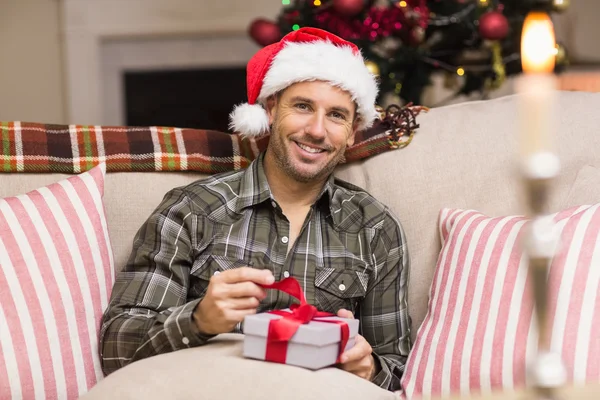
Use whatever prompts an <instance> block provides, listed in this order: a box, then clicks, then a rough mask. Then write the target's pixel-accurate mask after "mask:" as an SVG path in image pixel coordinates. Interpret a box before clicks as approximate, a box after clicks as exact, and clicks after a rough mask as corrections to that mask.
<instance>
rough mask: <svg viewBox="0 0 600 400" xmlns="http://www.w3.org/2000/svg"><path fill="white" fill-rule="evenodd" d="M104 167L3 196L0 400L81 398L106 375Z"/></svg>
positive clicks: (109, 275)
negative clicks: (101, 344) (102, 326)
mask: <svg viewBox="0 0 600 400" xmlns="http://www.w3.org/2000/svg"><path fill="white" fill-rule="evenodd" d="M105 168H106V166H105V165H104V164H100V165H99V166H97V167H94V168H93V169H91V170H90V171H88V172H86V173H83V174H81V175H77V176H72V177H69V178H67V179H65V180H62V181H60V182H58V183H54V184H51V185H49V186H46V187H43V188H40V189H37V190H34V191H31V192H29V193H27V194H24V195H20V196H15V197H8V198H4V199H0V398H1V399H11V398H12V399H21V398H25V399H33V398H35V399H42V398H44V399H75V398H77V397H78V396H79V395H80V394H82V393H85V392H86V391H88V390H89V389H90V388H91V387H92V386H93V385H94V384H95V383H96V382H97V381H98V380H100V379H101V378H102V376H103V375H102V371H101V368H100V362H99V356H98V338H97V335H98V326H99V322H100V318H101V316H102V311H103V310H104V308H105V307H106V306H107V301H108V298H109V292H110V289H111V288H112V284H113V281H114V276H113V259H112V250H111V246H110V241H109V237H108V230H107V224H106V217H105V214H104V205H103V202H102V199H103V195H104V178H105V171H106V170H105Z"/></svg>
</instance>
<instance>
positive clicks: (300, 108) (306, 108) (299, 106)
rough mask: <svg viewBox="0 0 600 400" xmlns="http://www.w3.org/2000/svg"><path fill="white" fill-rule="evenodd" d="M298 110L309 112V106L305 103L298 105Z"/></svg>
mask: <svg viewBox="0 0 600 400" xmlns="http://www.w3.org/2000/svg"><path fill="white" fill-rule="evenodd" d="M296 108H297V109H299V110H309V107H308V104H304V103H298V104H296Z"/></svg>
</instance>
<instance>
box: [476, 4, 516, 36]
mask: <svg viewBox="0 0 600 400" xmlns="http://www.w3.org/2000/svg"><path fill="white" fill-rule="evenodd" d="M508 29H509V26H508V20H507V19H506V17H505V16H504V15H503V14H502V13H500V12H498V11H489V12H487V13H485V14H483V15H482V16H481V18H480V19H479V33H480V34H481V36H482V37H483V38H484V39H488V40H501V39H504V38H505V37H506V36H507V35H508Z"/></svg>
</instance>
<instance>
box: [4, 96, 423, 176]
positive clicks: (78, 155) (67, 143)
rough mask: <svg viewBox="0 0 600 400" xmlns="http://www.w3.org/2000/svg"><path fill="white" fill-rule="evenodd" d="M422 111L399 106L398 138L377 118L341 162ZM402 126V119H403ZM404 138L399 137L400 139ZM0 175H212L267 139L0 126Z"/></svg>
mask: <svg viewBox="0 0 600 400" xmlns="http://www.w3.org/2000/svg"><path fill="white" fill-rule="evenodd" d="M423 109H425V108H424V107H410V108H408V107H407V108H403V109H402V110H404V111H405V112H409V113H410V114H411V115H412V116H413V119H412V123H410V124H406V123H405V124H404V125H405V126H404V128H402V129H403V130H402V132H404V133H406V135H402V134H399V133H398V132H399V131H400V125H398V124H399V121H395V120H394V118H393V117H396V118H397V115H392V117H390V116H386V115H385V113H383V114H382V117H383V118H382V119H380V120H378V121H377V122H376V124H375V126H373V127H372V128H370V129H368V130H366V131H363V132H360V133H357V136H356V139H355V144H354V145H353V146H351V147H349V148H348V149H347V150H346V154H345V162H353V161H357V160H361V159H364V158H367V157H370V156H373V155H375V154H379V153H382V152H385V151H388V150H391V149H394V148H399V147H403V146H404V145H406V144H407V143H409V142H410V141H409V138H410V139H412V135H413V134H414V130H415V129H416V128H417V127H418V125H417V124H416V122H415V121H414V117H416V115H418V113H420V112H421V111H422V110H423ZM405 122H406V121H405ZM402 136H404V138H403V137H402ZM0 139H1V143H2V146H1V150H0V172H10V173H12V172H59V173H66V174H77V173H81V172H84V171H87V170H89V169H91V168H93V167H94V166H96V165H98V164H99V163H102V162H106V168H107V171H109V172H128V171H197V172H201V173H205V174H214V173H218V172H225V171H231V170H238V169H242V168H246V167H247V166H248V165H249V164H250V163H251V162H252V160H254V159H255V158H256V157H257V156H258V154H259V153H260V152H262V151H264V150H265V149H266V147H267V144H268V142H269V136H268V135H267V136H263V137H260V138H257V139H248V138H246V139H242V138H241V136H240V135H238V134H229V133H225V132H217V131H211V130H201V129H180V128H173V127H159V126H152V127H133V126H131V127H125V126H121V127H119V126H86V125H50V124H40V123H28V122H0Z"/></svg>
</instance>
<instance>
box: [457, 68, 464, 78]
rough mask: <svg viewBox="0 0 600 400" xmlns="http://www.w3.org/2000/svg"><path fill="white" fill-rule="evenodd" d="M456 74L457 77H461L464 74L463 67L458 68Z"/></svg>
mask: <svg viewBox="0 0 600 400" xmlns="http://www.w3.org/2000/svg"><path fill="white" fill-rule="evenodd" d="M456 73H457V74H458V76H463V75H464V74H465V69H464V68H463V67H458V69H457V70H456Z"/></svg>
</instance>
